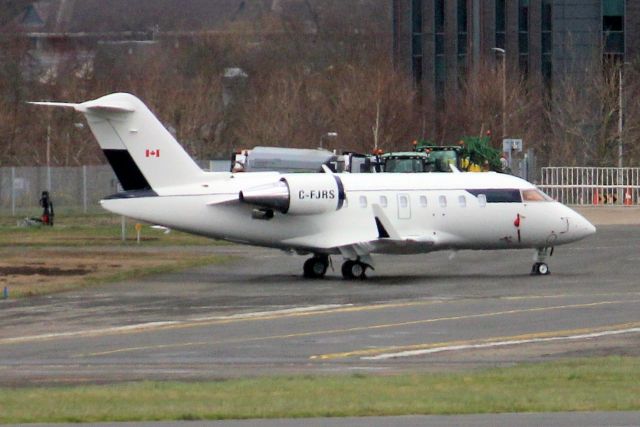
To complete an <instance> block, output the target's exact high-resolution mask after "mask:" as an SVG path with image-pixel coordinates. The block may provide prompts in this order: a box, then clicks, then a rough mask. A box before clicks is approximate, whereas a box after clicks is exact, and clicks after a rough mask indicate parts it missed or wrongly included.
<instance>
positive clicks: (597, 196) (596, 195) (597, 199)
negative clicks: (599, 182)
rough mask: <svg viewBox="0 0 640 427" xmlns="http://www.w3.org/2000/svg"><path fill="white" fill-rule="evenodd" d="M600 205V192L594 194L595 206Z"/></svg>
mask: <svg viewBox="0 0 640 427" xmlns="http://www.w3.org/2000/svg"><path fill="white" fill-rule="evenodd" d="M599 203H600V195H599V194H598V190H595V191H594V192H593V204H594V205H597V204H599Z"/></svg>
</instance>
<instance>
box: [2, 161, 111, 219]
mask: <svg viewBox="0 0 640 427" xmlns="http://www.w3.org/2000/svg"><path fill="white" fill-rule="evenodd" d="M117 189H118V179H117V178H116V176H115V174H114V173H113V170H112V169H111V168H110V167H109V166H108V165H104V166H80V167H51V168H47V167H2V168H0V215H13V216H16V215H28V216H39V215H40V213H41V212H40V211H41V210H42V209H41V208H40V204H39V201H40V197H41V195H42V192H43V191H49V194H50V196H51V200H52V202H53V206H54V209H55V211H56V212H61V213H62V212H65V213H95V212H100V211H101V210H102V208H101V207H100V204H99V201H100V200H101V199H103V198H104V197H105V196H107V195H109V194H113V193H115V192H117Z"/></svg>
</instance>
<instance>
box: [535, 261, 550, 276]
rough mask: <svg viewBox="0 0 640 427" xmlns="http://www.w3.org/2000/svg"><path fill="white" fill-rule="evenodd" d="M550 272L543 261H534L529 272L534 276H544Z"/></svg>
mask: <svg viewBox="0 0 640 427" xmlns="http://www.w3.org/2000/svg"><path fill="white" fill-rule="evenodd" d="M550 273H551V271H549V266H548V265H547V264H546V263H544V262H536V263H535V264H533V268H532V269H531V274H532V275H535V276H546V275H548V274H550Z"/></svg>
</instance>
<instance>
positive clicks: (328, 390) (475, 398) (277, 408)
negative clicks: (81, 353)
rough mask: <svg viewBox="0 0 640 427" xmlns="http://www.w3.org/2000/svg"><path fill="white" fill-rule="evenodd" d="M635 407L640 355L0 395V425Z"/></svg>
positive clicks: (20, 390)
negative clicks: (443, 369) (381, 373)
mask: <svg viewBox="0 0 640 427" xmlns="http://www.w3.org/2000/svg"><path fill="white" fill-rule="evenodd" d="M639 409H640V358H632V357H607V358H590V359H572V360H565V361H559V362H550V363H540V364H522V365H517V366H514V367H507V368H493V369H485V370H479V371H469V372H462V373H434V374H407V375H397V376H369V375H361V374H358V375H353V376H294V377H265V378H251V379H231V380H221V381H212V382H196V383H178V382H140V383H125V384H113V385H95V386H68V387H38V388H32V387H27V388H17V389H16V388H3V389H0V422H2V423H34V422H111V421H161V420H196V419H197V420H220V419H247V418H300V417H346V416H371V415H377V416H384V415H408V414H472V413H501V412H555V411H625V410H639Z"/></svg>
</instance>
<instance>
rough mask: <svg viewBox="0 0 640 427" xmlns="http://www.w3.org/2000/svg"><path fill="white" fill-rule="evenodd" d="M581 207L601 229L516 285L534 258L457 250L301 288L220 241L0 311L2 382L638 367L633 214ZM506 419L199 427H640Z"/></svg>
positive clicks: (555, 418) (638, 272)
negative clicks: (179, 262) (171, 264)
mask: <svg viewBox="0 0 640 427" xmlns="http://www.w3.org/2000/svg"><path fill="white" fill-rule="evenodd" d="M578 210H579V211H580V212H581V213H582V214H583V215H585V216H586V217H587V218H588V219H590V220H591V221H592V222H593V223H594V224H596V225H597V227H598V232H597V233H596V234H595V235H594V236H592V237H590V238H588V239H585V240H583V241H581V242H577V243H575V244H571V245H567V246H562V247H558V248H556V251H555V252H556V253H555V255H554V256H553V257H552V258H551V259H550V260H549V265H550V268H551V271H552V274H551V275H550V276H530V275H529V270H530V266H531V263H532V255H533V252H532V251H527V250H513V251H461V252H459V253H447V252H438V253H432V254H427V255H416V256H387V257H377V261H378V264H377V269H376V271H375V272H372V273H371V274H370V277H369V279H368V280H365V281H355V282H351V281H344V280H343V279H342V278H341V277H340V274H339V271H330V272H329V274H328V276H327V278H326V279H324V280H315V281H309V280H305V279H303V278H302V277H301V270H302V262H303V261H304V258H302V257H298V256H289V255H286V254H284V253H282V252H280V251H276V250H269V249H262V248H252V247H245V246H222V247H211V248H208V249H206V250H209V251H220V252H225V253H228V254H230V255H232V261H231V262H229V263H227V264H224V265H215V266H207V267H201V268H194V269H189V270H186V271H182V272H178V273H171V274H162V275H158V276H154V277H148V278H145V279H140V280H133V281H125V282H120V283H113V284H109V285H103V286H99V287H94V288H90V289H85V290H81V291H74V292H68V293H63V294H58V295H50V296H47V297H39V298H31V299H25V300H7V301H0V324H1V325H2V328H0V367H1V369H0V385H2V386H25V385H40V384H86V383H89V384H94V383H109V382H119V381H132V380H204V379H218V378H228V377H246V376H262V375H273V374H285V375H287V374H313V373H315V374H353V373H371V374H380V373H382V374H389V373H401V372H431V371H443V370H445V371H446V370H449V371H456V370H466V369H475V368H478V367H491V366H511V365H513V364H516V363H521V362H539V361H549V360H557V359H563V358H567V357H569V358H571V357H590V356H607V355H622V356H626V355H630V356H640V285H639V283H640V281H639V280H638V277H640V253H639V252H638V241H640V209H639V208H637V207H632V208H627V207H625V208H620V207H616V208H610V207H607V208H604V207H594V208H581V209H578ZM336 270H337V269H336ZM512 416H513V417H515V418H510V416H509V415H492V416H480V415H479V416H471V417H468V418H465V417H462V418H460V417H457V418H456V417H446V418H437V417H417V418H411V417H399V419H398V420H395V419H386V418H380V419H375V420H371V422H368V421H369V420H366V421H365V424H362V419H357V420H351V419H349V420H346V421H345V420H335V419H334V420H332V419H329V420H327V419H313V420H289V421H282V422H279V421H278V420H276V421H268V420H265V421H255V420H254V421H246V422H241V421H238V422H222V423H203V424H202V425H213V426H225V427H227V426H229V427H231V426H245V425H247V426H254V425H259V426H267V427H268V426H270V425H308V426H319V425H322V426H332V425H345V422H346V424H347V425H389V424H388V423H389V422H392V424H394V425H403V426H412V425H514V424H517V425H524V426H527V425H576V426H577V425H639V424H640V423H638V422H636V420H639V419H640V417H638V416H637V413H604V414H602V413H599V415H594V416H592V415H591V414H535V415H529V414H514V415H512ZM477 417H480V418H477ZM452 420H453V421H452ZM396 421H397V422H396ZM287 423H288V424H287ZM143 425H144V424H143ZM168 425H181V424H179V423H178V424H175V423H172V424H168ZM189 425H190V426H193V425H196V424H189ZM198 425H200V424H198Z"/></svg>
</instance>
